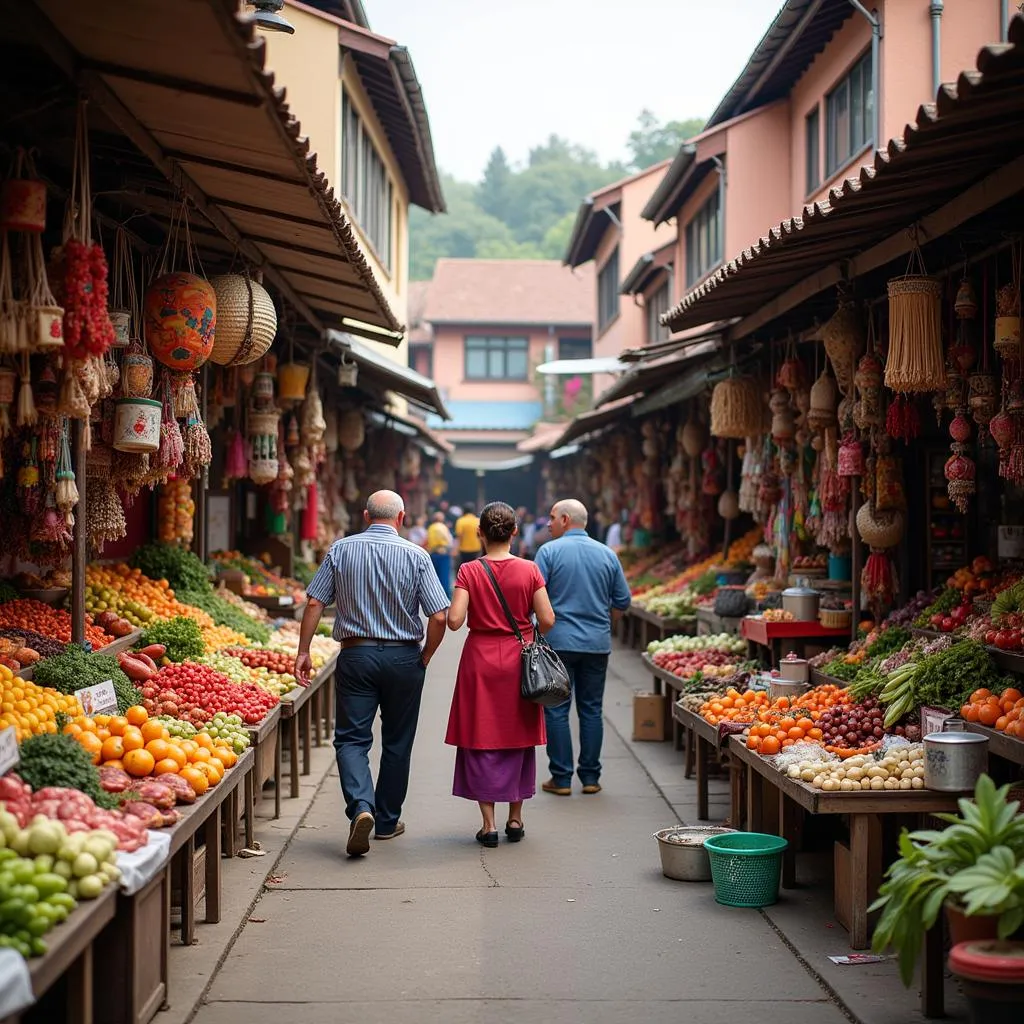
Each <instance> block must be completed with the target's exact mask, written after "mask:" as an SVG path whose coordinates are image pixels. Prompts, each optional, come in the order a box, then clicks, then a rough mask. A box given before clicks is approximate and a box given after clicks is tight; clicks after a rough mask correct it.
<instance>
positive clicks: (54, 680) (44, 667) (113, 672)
mask: <svg viewBox="0 0 1024 1024" xmlns="http://www.w3.org/2000/svg"><path fill="white" fill-rule="evenodd" d="M33 678H34V679H35V681H36V682H37V683H38V684H39V685H40V686H52V687H53V689H55V690H59V691H60V692H61V693H74V692H75V690H81V689H82V688H83V687H85V686H96V685H97V684H98V683H102V682H105V681H106V680H108V679H109V680H110V681H111V682H112V683H113V684H114V693H115V694H117V711H118V714H122V715H123V714H124V713H125V711H127V710H128V708H130V707H131V706H132V705H133V704H138V702H139V691H138V690H136V689H135V687H134V686H132V684H131V681H130V680H129V679H128V677H127V676H126V675H125V674H124V672H122V671H121V666H120V665H118V663H117V658H115V657H113V656H112V655H109V654H93V653H91V652H89V651H84V650H82V648H81V647H79V646H78V645H77V644H68V646H67V647H66V648H65V650H64V652H63V653H62V654H57V655H54V656H53V657H52V658H44V659H43V660H42V661H40V662H38V663H37V664H36V666H35V675H34V676H33Z"/></svg>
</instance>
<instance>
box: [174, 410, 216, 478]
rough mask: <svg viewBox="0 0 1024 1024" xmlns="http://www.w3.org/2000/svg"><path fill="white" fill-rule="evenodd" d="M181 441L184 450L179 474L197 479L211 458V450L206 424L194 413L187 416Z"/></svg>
mask: <svg viewBox="0 0 1024 1024" xmlns="http://www.w3.org/2000/svg"><path fill="white" fill-rule="evenodd" d="M182 441H183V448H184V451H183V455H182V460H181V474H180V475H181V476H184V477H186V478H188V479H192V480H198V479H199V477H201V476H202V475H203V470H204V469H205V468H206V467H207V466H208V465H209V464H210V462H211V461H212V460H213V450H212V447H211V445H210V435H209V433H208V432H207V430H206V426H205V425H204V424H203V421H202V420H201V419H200V418H199V416H197V415H196V414H195V413H193V414H192V415H191V416H189V418H188V422H187V423H186V425H185V432H184V434H183V435H182Z"/></svg>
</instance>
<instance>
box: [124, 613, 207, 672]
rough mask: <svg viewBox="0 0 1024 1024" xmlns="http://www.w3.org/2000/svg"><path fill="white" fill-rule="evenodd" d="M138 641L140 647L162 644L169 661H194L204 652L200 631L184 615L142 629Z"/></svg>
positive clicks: (204, 647) (192, 621)
mask: <svg viewBox="0 0 1024 1024" xmlns="http://www.w3.org/2000/svg"><path fill="white" fill-rule="evenodd" d="M139 642H140V645H141V646H142V647H148V646H149V645H150V644H163V646H164V647H166V648H167V650H166V652H165V653H166V656H167V657H168V658H170V660H171V661H179V662H180V661H196V660H198V659H199V658H201V657H202V656H203V655H204V654H205V653H206V644H205V643H204V642H203V634H202V631H201V630H200V629H199V626H198V625H197V624H196V622H195V621H194V620H192V619H186V618H185V616H184V615H177V616H175V617H174V618H173V619H170V620H169V621H168V622H158V623H157V624H156V625H154V626H150V627H149V628H148V629H144V630H143V631H142V639H141V640H140V641H139Z"/></svg>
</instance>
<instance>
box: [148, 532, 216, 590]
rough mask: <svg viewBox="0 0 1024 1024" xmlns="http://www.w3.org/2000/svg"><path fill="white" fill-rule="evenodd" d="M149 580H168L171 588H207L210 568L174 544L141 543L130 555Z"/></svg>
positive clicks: (209, 585)
mask: <svg viewBox="0 0 1024 1024" xmlns="http://www.w3.org/2000/svg"><path fill="white" fill-rule="evenodd" d="M129 565H131V567H132V568H133V569H140V570H142V572H143V573H144V574H145V575H146V576H148V577H149V578H150V579H151V580H167V582H168V583H170V585H171V587H172V589H174V590H179V589H180V590H200V591H202V590H210V589H211V587H212V584H211V583H210V572H209V570H208V569H207V568H206V566H205V565H203V563H202V561H201V560H200V559H199V558H198V557H197V556H196V555H194V554H193V553H192V552H191V551H186V550H185V549H184V548H182V547H179V546H178V545H177V544H160V543H153V544H143V545H142V547H141V548H137V549H136V550H135V551H134V552H133V554H132V557H131V558H130V559H129Z"/></svg>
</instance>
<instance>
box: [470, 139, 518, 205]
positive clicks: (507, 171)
mask: <svg viewBox="0 0 1024 1024" xmlns="http://www.w3.org/2000/svg"><path fill="white" fill-rule="evenodd" d="M511 178H512V168H511V167H509V165H508V160H507V158H506V157H505V150H503V149H502V148H501V146H497V147H496V148H495V149H494V152H492V153H491V157H490V159H489V160H488V161H487V168H486V170H485V171H484V177H483V180H482V181H481V182H480V188H479V189H478V190H477V201H478V203H479V205H480V209H481V210H483V211H484V213H489V214H490V215H491V216H492V217H497V218H498V220H505V217H506V214H507V212H508V183H509V181H510V180H511Z"/></svg>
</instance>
